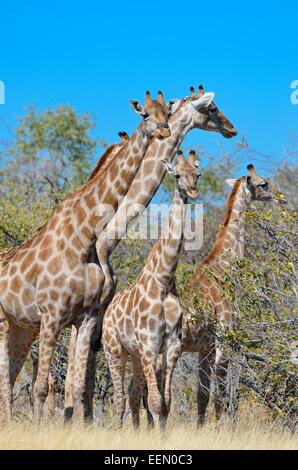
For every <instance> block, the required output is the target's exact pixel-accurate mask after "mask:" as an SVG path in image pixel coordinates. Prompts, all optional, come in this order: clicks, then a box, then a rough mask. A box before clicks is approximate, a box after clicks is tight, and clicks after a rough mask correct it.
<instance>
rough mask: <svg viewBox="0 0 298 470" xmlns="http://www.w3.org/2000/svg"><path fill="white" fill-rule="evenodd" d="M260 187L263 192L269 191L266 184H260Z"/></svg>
mask: <svg viewBox="0 0 298 470" xmlns="http://www.w3.org/2000/svg"><path fill="white" fill-rule="evenodd" d="M260 187H261V188H262V189H265V190H267V189H269V186H268V183H262V184H260Z"/></svg>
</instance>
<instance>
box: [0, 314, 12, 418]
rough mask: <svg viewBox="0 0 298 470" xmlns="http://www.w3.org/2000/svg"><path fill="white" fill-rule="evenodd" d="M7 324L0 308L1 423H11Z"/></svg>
mask: <svg viewBox="0 0 298 470" xmlns="http://www.w3.org/2000/svg"><path fill="white" fill-rule="evenodd" d="M8 342H9V322H8V320H7V318H6V317H5V315H4V312H3V310H2V308H1V306H0V404H1V415H0V419H1V421H3V422H5V423H7V422H10V421H11V411H12V387H11V383H10V377H9V348H8Z"/></svg>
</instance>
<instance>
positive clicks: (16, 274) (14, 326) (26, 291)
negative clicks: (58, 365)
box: [0, 92, 170, 420]
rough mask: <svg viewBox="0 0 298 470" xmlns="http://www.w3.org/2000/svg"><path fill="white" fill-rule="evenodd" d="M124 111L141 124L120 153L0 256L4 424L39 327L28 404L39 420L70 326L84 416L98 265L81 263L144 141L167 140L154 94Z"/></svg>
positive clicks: (79, 409) (164, 114) (78, 403)
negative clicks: (73, 332) (52, 368)
mask: <svg viewBox="0 0 298 470" xmlns="http://www.w3.org/2000/svg"><path fill="white" fill-rule="evenodd" d="M131 105H132V107H133V110H134V111H135V112H136V113H137V114H139V115H140V116H141V117H142V120H141V123H140V124H139V126H138V128H137V129H136V131H135V132H134V133H133V135H132V136H131V138H130V140H129V141H128V142H127V144H126V145H124V146H123V147H122V149H120V154H119V152H118V153H117V154H116V155H115V156H114V158H113V159H112V161H111V162H110V164H109V165H107V166H106V168H105V169H104V170H103V172H99V174H98V175H97V176H95V177H94V178H93V179H92V180H91V181H90V182H88V183H87V184H86V185H85V186H84V187H83V188H82V189H81V190H79V191H76V192H75V193H73V194H71V195H70V196H68V197H67V198H66V199H65V200H64V201H63V202H62V203H61V204H59V206H58V207H57V208H56V210H55V211H54V214H53V215H52V217H51V218H50V219H49V220H48V222H46V223H45V224H44V226H42V227H41V228H40V229H38V230H37V231H36V232H35V233H34V234H33V236H32V237H31V238H29V239H28V240H27V241H26V242H24V243H23V244H22V245H20V246H18V247H14V248H12V249H11V250H8V251H7V252H5V253H0V353H1V354H0V380H1V392H2V395H3V402H4V405H5V406H4V417H5V418H6V419H7V420H10V419H11V394H12V386H13V384H14V382H15V379H16V376H17V374H18V372H19V370H20V368H21V366H22V364H23V362H24V360H25V358H26V356H27V353H28V350H29V348H30V346H31V344H32V341H33V340H34V338H35V337H36V335H37V333H38V330H39V328H40V348H39V366H38V372H37V378H36V382H35V386H34V401H35V411H36V414H37V416H38V417H40V416H41V413H42V408H43V403H44V402H45V400H46V397H47V393H48V377H49V367H50V363H51V359H52V355H53V351H54V348H55V344H56V341H57V338H58V335H59V333H60V331H61V330H62V329H63V328H64V327H65V326H66V325H68V324H71V323H73V324H74V325H75V326H76V328H78V330H79V333H78V339H77V348H76V357H75V361H76V363H77V366H76V368H75V372H74V374H75V377H76V380H75V385H76V387H75V390H74V397H75V402H74V403H75V407H74V408H75V413H76V414H77V416H78V417H83V404H82V399H83V398H82V397H83V393H84V382H85V369H86V362H87V358H88V352H89V349H90V347H89V346H90V337H91V334H92V332H93V330H94V328H95V326H96V321H97V301H98V295H99V292H100V289H101V286H102V284H103V281H104V277H103V274H102V272H101V269H100V267H99V266H98V264H95V263H89V262H88V258H89V255H90V252H91V250H92V248H93V247H94V245H95V242H96V235H97V234H98V233H99V232H100V229H102V228H103V227H104V226H105V224H106V223H107V222H108V220H109V219H110V218H111V217H112V215H113V211H112V210H113V209H115V208H117V206H118V203H119V198H120V197H121V196H124V195H125V193H126V192H127V190H128V188H129V186H130V185H131V182H132V180H133V178H134V176H135V174H136V172H137V170H138V168H139V165H140V163H141V161H142V158H143V157H144V155H145V152H146V150H147V148H148V145H149V142H150V138H151V137H153V136H156V137H157V138H160V139H162V138H166V137H169V136H170V130H169V127H168V116H169V110H168V109H167V107H166V105H165V103H164V100H163V95H162V93H161V92H159V93H158V98H157V100H156V101H155V100H152V99H151V97H150V93H149V92H146V103H145V105H144V106H142V105H141V104H140V103H139V101H137V100H131ZM116 157H117V158H116ZM104 210H105V213H104Z"/></svg>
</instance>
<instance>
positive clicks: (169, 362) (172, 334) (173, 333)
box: [161, 294, 182, 423]
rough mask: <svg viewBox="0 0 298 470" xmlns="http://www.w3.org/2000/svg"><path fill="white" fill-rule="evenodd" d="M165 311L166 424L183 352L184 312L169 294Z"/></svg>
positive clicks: (163, 375)
mask: <svg viewBox="0 0 298 470" xmlns="http://www.w3.org/2000/svg"><path fill="white" fill-rule="evenodd" d="M164 311H165V316H166V321H167V327H166V329H167V340H166V341H165V345H164V349H165V351H164V353H163V355H162V356H163V360H162V363H161V374H162V379H161V385H162V396H163V399H164V410H163V419H164V422H165V423H166V421H167V418H168V415H169V412H170V408H171V398H172V397H171V386H172V376H173V372H174V368H175V365H176V362H177V361H178V359H179V357H180V355H181V352H182V310H181V307H180V303H179V300H178V297H177V296H176V295H173V294H169V295H168V296H167V298H166V300H165V302H164Z"/></svg>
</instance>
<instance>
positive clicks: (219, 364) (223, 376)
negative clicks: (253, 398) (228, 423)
mask: <svg viewBox="0 0 298 470" xmlns="http://www.w3.org/2000/svg"><path fill="white" fill-rule="evenodd" d="M227 373H228V361H227V360H223V354H222V351H221V350H220V349H217V351H216V359H215V371H214V380H215V400H214V409H215V416H216V419H217V420H219V419H220V418H221V416H222V413H223V411H224V410H225V409H226V405H227V404H226V400H227V393H226V390H227Z"/></svg>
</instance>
